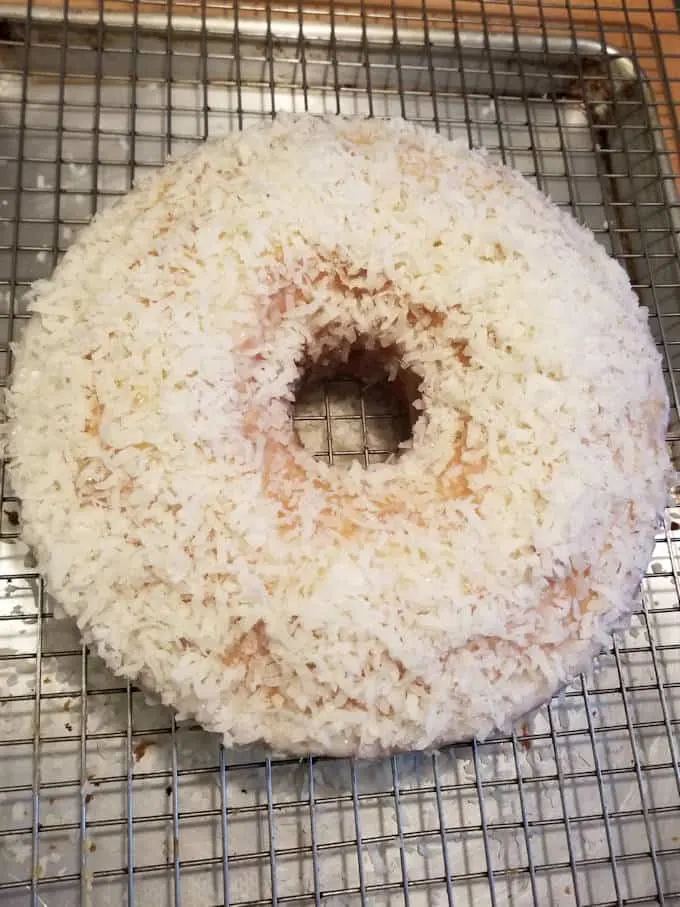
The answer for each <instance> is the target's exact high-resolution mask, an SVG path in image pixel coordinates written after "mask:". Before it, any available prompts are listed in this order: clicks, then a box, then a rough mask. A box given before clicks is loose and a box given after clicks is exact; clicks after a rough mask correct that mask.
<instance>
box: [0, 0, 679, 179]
mask: <svg viewBox="0 0 680 907" xmlns="http://www.w3.org/2000/svg"><path fill="white" fill-rule="evenodd" d="M28 2H29V0H0V4H6V5H11V6H12V7H14V8H16V6H17V5H20V6H26V5H27V4H28ZM30 2H31V3H32V6H33V8H35V7H39V6H44V7H52V8H56V9H59V10H63V9H64V5H65V2H66V3H67V4H68V10H69V12H70V13H72V12H74V11H76V10H80V9H88V10H97V9H99V8H100V3H101V4H103V8H104V10H105V11H106V12H111V13H118V12H127V13H129V12H130V11H131V10H132V8H133V3H134V0H30ZM137 2H138V8H139V10H140V11H144V12H146V11H148V12H154V13H158V12H163V11H164V10H166V9H167V8H168V7H167V5H166V4H167V3H171V4H172V6H171V9H172V12H173V15H178V16H180V15H195V16H196V15H200V14H201V10H202V8H203V7H204V8H205V14H206V15H207V16H209V17H213V16H214V17H224V16H233V13H234V0H203V2H202V0H137ZM236 2H238V0H236ZM255 2H256V0H241V4H240V7H239V15H240V16H242V17H243V16H247V15H253V12H252V7H254V6H255ZM294 2H295V0H293V3H286V2H284V3H282V4H281V6H282V7H283V6H286V5H289V6H292V5H293V4H294ZM299 2H300V3H302V4H303V5H304V10H305V16H306V17H308V16H311V17H314V16H315V15H316V16H318V17H319V18H321V19H323V18H324V10H325V9H326V10H327V8H328V7H327V4H326V5H324V4H323V3H322V2H312V3H307V2H305V0H299ZM340 2H341V4H342V6H344V7H354V8H356V7H358V6H359V5H360V4H361V6H362V10H363V12H364V14H365V16H366V18H367V19H369V20H370V18H371V11H372V10H377V9H379V8H385V7H388V8H391V9H392V10H393V12H394V10H395V9H396V16H397V18H398V17H399V16H400V14H402V13H403V15H404V16H405V17H408V16H409V15H410V16H411V17H412V16H413V14H414V13H415V14H416V15H419V16H421V17H422V16H423V15H424V14H425V12H427V13H428V15H429V14H431V15H432V17H433V22H434V23H435V27H436V16H437V12H438V11H439V12H443V11H446V12H447V19H448V23H449V27H450V22H451V15H452V12H453V11H455V12H454V14H455V19H456V22H457V24H458V26H459V27H460V28H468V29H470V30H475V29H479V28H483V29H485V30H488V31H490V32H493V31H498V32H506V33H507V32H508V31H513V30H514V31H516V32H517V33H519V34H522V33H523V32H524V31H526V32H532V31H533V32H534V33H536V32H537V31H538V25H539V23H540V22H543V23H545V26H546V28H547V31H548V33H550V28H551V26H552V27H553V29H559V31H560V32H561V33H562V34H564V32H565V28H566V29H568V32H569V33H570V34H572V35H574V36H576V37H578V38H586V39H591V40H594V41H597V42H600V43H601V42H603V41H606V42H607V43H608V44H609V45H610V46H612V47H614V48H616V49H617V50H620V51H622V52H624V53H625V54H626V55H629V56H630V57H631V58H632V59H633V60H634V62H635V63H636V66H637V69H638V70H639V71H642V72H644V74H645V75H646V77H647V79H648V83H649V87H650V89H651V92H652V96H653V99H654V105H655V107H656V111H657V118H658V120H659V124H660V129H661V130H662V134H663V142H664V145H665V147H666V149H667V150H668V153H669V159H670V164H671V169H672V177H674V178H675V181H676V186H677V187H678V189H679V190H680V130H679V127H678V119H679V116H680V30H679V27H678V16H677V14H676V11H675V7H674V0H627V2H624V0H340ZM249 6H250V7H251V9H250V11H249V10H248V7H249ZM278 6H279V4H277V3H276V0H272V7H277V9H276V15H277V16H278V15H280V11H279V8H278ZM336 9H337V7H336ZM341 18H342V16H341V13H340V15H338V14H337V13H336V22H337V21H341ZM411 21H413V19H412V18H411ZM539 33H540V32H539Z"/></svg>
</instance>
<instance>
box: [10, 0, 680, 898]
mask: <svg viewBox="0 0 680 907" xmlns="http://www.w3.org/2000/svg"><path fill="white" fill-rule="evenodd" d="M149 7H150V4H149V5H147V9H148V8H149ZM158 9H159V13H158V15H153V14H149V15H147V14H146V13H144V14H142V13H140V12H139V11H138V9H137V8H136V7H134V6H130V13H129V15H126V14H124V13H121V14H119V15H117V16H108V17H105V16H104V15H103V10H102V7H100V8H99V10H98V11H96V10H95V11H94V12H93V13H91V14H79V15H75V14H74V13H72V12H71V11H69V8H68V6H67V5H65V6H64V7H63V8H62V9H61V10H55V11H53V12H44V11H39V10H37V9H31V10H30V11H29V17H28V20H26V19H24V18H23V17H22V16H19V15H18V14H17V15H12V14H11V13H8V14H7V18H6V19H5V20H3V21H2V22H0V57H1V59H2V75H0V278H1V280H0V283H1V287H0V289H1V291H2V296H1V297H0V300H1V303H0V304H1V306H2V309H0V354H1V356H2V362H1V363H0V365H1V366H2V371H3V373H5V374H6V373H7V371H8V370H9V367H10V362H9V352H8V343H9V341H10V339H11V338H12V337H16V336H17V334H18V332H19V331H20V330H21V327H22V325H23V324H24V323H25V320H26V318H27V317H28V313H27V311H26V306H25V302H24V301H23V299H24V293H25V289H26V287H27V286H28V285H29V283H30V282H31V281H32V280H34V279H35V278H36V277H40V276H43V275H47V274H48V273H49V272H50V271H51V270H52V268H53V266H54V264H55V263H56V261H57V260H58V258H59V256H60V255H61V253H62V252H63V251H64V249H65V248H66V247H67V246H68V245H69V243H70V242H72V240H73V238H74V237H75V235H76V234H77V232H78V231H79V230H80V229H81V228H82V226H83V225H84V224H86V223H87V221H88V219H89V217H90V216H91V214H92V213H93V212H94V211H95V210H96V209H98V208H101V207H102V206H103V205H105V204H107V203H109V202H110V201H111V200H112V199H113V198H115V197H116V196H117V195H120V194H121V193H123V192H125V191H126V190H127V189H128V188H129V186H130V185H131V182H132V180H133V179H134V177H135V176H136V175H138V174H139V173H141V172H142V171H144V170H147V169H148V168H150V167H157V166H159V165H160V164H161V163H162V162H163V160H164V159H165V157H166V155H167V154H168V152H179V151H181V150H182V149H184V148H186V147H188V146H191V145H193V144H195V143H196V142H198V141H201V140H202V139H203V138H205V137H206V136H207V135H208V134H217V133H219V132H220V131H224V130H228V129H236V128H239V127H243V128H247V127H248V125H249V124H250V123H251V122H253V121H254V120H255V119H257V118H259V117H262V116H271V115H272V113H273V112H275V111H280V110H291V109H308V110H310V111H312V112H321V111H325V112H328V113H335V112H343V113H372V114H374V115H385V114H402V115H406V116H408V117H411V118H416V119H418V120H420V121H421V122H424V123H428V124H430V125H431V126H433V127H434V128H438V129H440V130H441V131H443V132H444V133H446V134H448V135H452V136H453V135H459V136H462V137H464V138H467V139H468V141H470V142H472V143H483V144H485V145H486V146H487V147H488V148H489V149H490V150H491V151H492V153H494V154H495V155H497V156H498V157H500V158H503V159H505V160H506V161H508V162H509V163H511V164H513V165H514V166H516V167H517V168H519V169H520V170H522V171H523V172H524V173H525V174H526V175H527V176H529V177H530V178H532V179H534V180H536V182H537V183H538V184H539V185H540V186H541V187H542V188H543V189H545V190H546V191H549V192H550V193H551V195H552V196H553V198H554V199H555V200H556V201H557V202H559V203H560V204H564V205H567V206H569V207H570V208H571V209H572V210H573V211H574V212H575V213H576V214H577V216H579V217H580V218H581V219H582V220H583V221H585V222H586V223H587V224H588V225H589V226H590V227H591V229H593V230H594V231H595V233H596V234H597V236H598V238H599V239H600V240H601V241H602V242H603V243H605V244H606V246H607V248H608V249H609V250H610V251H611V252H612V254H614V255H616V256H617V257H618V258H619V259H620V260H621V261H622V263H623V264H624V265H625V266H626V267H627V268H628V270H629V273H630V275H631V280H632V281H633V283H634V285H635V286H636V288H637V290H638V292H639V293H640V295H641V298H642V299H643V301H644V302H645V303H646V304H647V305H648V307H649V310H650V324H651V326H652V330H653V332H654V335H655V337H656V339H657V341H658V343H659V347H660V349H661V351H662V353H663V355H664V367H665V371H666V375H667V379H668V387H669V392H670V395H671V399H672V401H673V403H674V410H673V418H672V423H671V427H670V432H669V441H670V443H671V444H672V445H673V447H674V449H675V446H676V445H677V442H678V440H680V433H679V426H678V419H677V402H678V397H677V385H676V368H677V361H676V356H677V350H678V348H679V344H680V329H679V327H678V325H679V324H680V319H679V318H678V315H679V310H680V300H679V293H678V288H679V286H680V280H679V274H678V259H677V251H678V250H677V245H676V235H675V233H676V229H677V205H676V201H675V195H674V192H673V187H672V182H671V180H670V179H669V178H668V177H669V171H668V166H667V163H666V160H665V158H664V155H663V153H662V147H661V141H662V139H663V138H664V134H663V130H662V129H661V127H660V126H659V123H658V120H657V117H656V107H655V102H654V100H653V98H652V97H651V96H650V95H649V94H648V93H647V90H646V88H645V85H644V82H643V80H642V78H641V76H640V70H641V69H646V68H648V63H649V59H648V57H649V55H653V54H654V53H655V51H654V42H653V40H650V36H649V35H648V34H643V33H642V32H640V33H638V32H637V31H635V29H634V28H633V26H632V25H630V23H629V27H628V32H627V35H626V36H624V37H625V43H626V53H625V54H623V55H619V54H617V53H616V52H614V51H612V50H611V49H610V50H609V51H607V52H605V50H604V48H603V44H602V35H603V32H602V24H601V22H598V21H596V22H595V24H594V26H593V27H592V29H591V30H590V31H588V32H584V31H583V29H582V28H581V27H580V26H579V27H577V26H576V24H575V21H574V20H569V21H567V22H566V23H565V24H564V25H563V26H562V27H561V28H560V29H557V30H556V29H555V28H554V27H553V26H552V25H549V24H548V22H547V18H546V20H544V19H542V18H540V17H539V18H538V19H537V20H535V21H534V24H533V26H531V27H527V28H525V27H524V26H522V28H519V26H518V24H517V21H515V20H514V18H513V16H511V17H510V18H509V19H508V21H507V22H506V23H505V27H504V28H501V29H500V30H499V29H498V28H495V29H493V30H492V29H491V28H490V27H489V23H488V21H487V19H485V18H484V16H485V15H486V11H487V10H492V9H493V2H492V0H489V2H487V3H486V4H484V6H483V7H480V10H481V12H480V16H481V18H480V20H479V23H478V27H476V28H471V29H470V30H469V31H465V32H463V31H460V30H457V29H456V27H455V23H456V7H455V3H454V5H453V6H452V7H449V8H447V9H444V10H443V11H442V12H440V13H438V14H436V15H435V14H425V13H423V12H421V13H418V14H413V15H411V16H409V15H407V14H405V13H400V14H399V16H397V15H396V14H395V13H394V10H387V11H386V12H384V13H381V14H375V15H373V16H372V17H371V18H370V19H369V18H368V17H367V15H366V13H365V11H364V10H363V9H360V10H358V11H355V12H354V13H351V12H345V14H344V15H342V16H341V12H342V11H340V10H339V9H334V8H331V9H330V14H329V16H327V17H326V18H324V17H321V16H319V15H318V12H317V11H313V10H307V9H305V8H304V7H302V6H300V7H292V8H284V7H277V8H274V7H261V8H259V9H258V10H255V9H254V8H250V9H249V8H247V7H246V6H245V5H241V6H240V7H234V8H232V9H231V11H230V12H231V15H230V16H226V17H225V16H222V17H221V18H220V19H219V20H217V19H213V18H211V15H212V12H211V11H214V10H215V7H214V6H210V7H206V6H205V5H204V6H203V7H197V13H196V16H195V17H193V18H181V17H180V18H174V17H173V15H172V7H170V9H169V11H168V10H167V7H166V6H163V7H160V6H159V8H158ZM514 9H515V7H511V12H512V10H514ZM221 12H224V10H221ZM255 12H257V13H258V15H257V17H256V21H253V16H252V15H251V14H253V13H255ZM341 20H342V24H340V21H341ZM666 137H667V136H666ZM297 418H298V431H299V433H300V436H301V438H302V439H303V441H304V443H306V444H308V445H309V446H310V447H312V448H314V450H315V451H316V452H317V453H318V454H319V455H320V456H325V457H327V458H329V459H332V460H333V463H334V465H342V464H343V463H347V462H349V461H350V460H351V459H353V458H356V457H358V458H359V459H360V460H362V461H363V462H364V463H365V464H369V465H370V462H372V461H373V460H375V459H380V458H382V457H384V456H385V455H386V454H387V453H388V452H389V451H390V450H393V449H394V445H395V444H396V443H397V442H398V441H399V440H400V438H401V437H402V430H401V429H400V428H398V429H395V427H394V423H393V420H392V409H391V404H390V402H389V400H388V399H385V397H384V394H381V391H380V388H368V389H367V388H365V387H361V386H358V385H357V384H356V383H355V384H351V383H349V384H347V383H345V384H342V385H337V384H336V385H332V384H331V385H328V386H326V387H324V388H317V390H316V391H314V390H310V391H309V393H308V394H307V395H306V396H305V399H304V400H303V401H299V402H298V412H297ZM3 480H4V473H3ZM2 489H3V499H2V508H1V511H0V512H1V514H2V515H1V518H0V557H1V558H2V568H1V572H0V582H1V583H2V589H3V591H2V595H1V596H0V903H2V905H3V907H19V905H22V907H23V905H27V904H29V905H31V907H39V905H40V907H71V905H94V907H109V905H112V907H113V905H115V907H120V905H122V904H129V905H133V904H135V905H142V907H147V905H149V907H164V905H166V904H167V905H170V904H173V905H180V904H183V905H185V907H209V905H223V904H232V905H264V904H274V905H278V904H281V905H283V904H298V903H299V904H316V905H319V904H321V902H322V901H323V903H324V904H326V903H327V904H329V905H334V907H344V905H348V907H349V905H360V904H362V905H389V907H392V905H406V907H420V905H430V907H439V905H449V907H451V905H456V907H468V905H473V904H474V905H475V907H487V905H489V907H501V905H508V907H510V905H513V907H515V905H518V907H519V905H527V907H529V905H535V907H546V905H556V907H586V905H588V907H595V905H597V907H605V905H614V904H617V905H623V904H625V905H642V904H659V905H665V907H671V905H679V904H680V766H679V762H678V756H679V750H680V747H679V745H678V737H679V734H678V729H679V728H680V606H679V599H678V579H679V571H680V560H679V558H680V508H679V509H678V510H676V509H675V508H674V507H673V506H671V507H670V508H669V510H668V513H667V515H666V520H665V525H664V527H663V530H662V531H660V533H659V536H658V541H657V546H656V550H655V552H654V557H653V560H652V563H651V565H650V570H649V573H648V576H647V577H646V579H645V581H644V584H643V587H642V594H641V602H640V609H639V612H638V613H637V614H636V616H635V619H634V621H633V626H632V628H631V631H630V632H629V633H627V634H626V635H625V637H623V638H621V639H618V640H617V641H616V642H615V644H614V648H613V650H612V652H611V653H610V654H607V655H604V656H603V657H602V658H601V659H600V660H599V663H598V665H597V667H596V670H595V671H594V672H593V674H592V676H589V677H582V678H579V679H578V681H577V682H575V683H574V684H573V685H572V686H571V687H570V688H569V689H568V690H566V691H565V692H564V694H563V695H562V696H561V697H559V698H558V699H556V700H554V701H553V702H552V703H551V704H550V705H548V706H546V707H544V708H543V709H541V710H540V711H539V712H538V713H537V714H536V715H535V716H533V717H531V719H529V720H527V722H526V723H524V724H521V725H520V726H519V727H518V728H517V729H516V731H515V732H514V733H513V734H512V735H511V736H504V737H499V738H497V739H494V740H491V741H488V742H485V743H477V742H475V743H470V744H468V745H464V746H458V747H455V748H450V749H445V750H443V751H441V752H440V753H437V754H420V755H411V756H402V757H399V758H396V759H393V760H388V761H385V762H380V763H356V764H355V763H351V762H349V761H345V760H340V761H331V760H321V759H305V760H290V759H277V758H271V759H269V758H267V756H266V754H264V753H262V752H254V751H250V752H244V753H234V752H226V751H224V750H222V749H221V748H220V746H219V744H218V742H217V740H216V739H215V738H214V737H213V736H210V735H208V734H206V733H204V732H202V731H201V730H199V729H197V728H192V727H186V726H181V727H180V726H178V725H177V724H176V723H175V721H174V719H173V716H172V714H171V713H170V712H168V711H167V710H165V709H163V708H161V707H159V706H158V705H155V704H153V703H150V702H148V701H147V700H146V699H145V697H144V695H143V694H142V693H141V692H139V691H137V690H135V689H133V688H131V687H130V686H129V685H127V684H125V683H123V682H121V681H119V680H117V679H116V678H114V677H113V676H112V675H111V674H110V673H109V672H108V671H107V670H106V669H105V668H104V667H103V666H102V664H101V662H100V661H99V660H98V659H97V658H96V657H94V656H92V655H91V654H89V653H88V652H87V651H86V649H84V648H83V647H82V645H81V643H80V642H79V639H78V635H77V633H76V631H75V629H74V628H73V626H72V625H71V623H69V622H68V621H66V620H63V619H59V618H58V616H57V615H56V614H55V607H56V606H55V605H54V603H52V602H51V601H50V600H49V599H48V598H47V597H46V596H45V594H44V591H43V587H42V585H41V580H40V577H39V575H38V574H37V573H36V571H35V568H34V563H33V561H32V559H31V555H30V553H29V552H28V551H27V549H26V548H25V547H24V546H23V545H22V543H21V541H20V535H21V516H20V508H19V505H18V502H17V501H16V500H15V499H14V498H13V497H12V496H11V493H10V490H9V489H8V488H7V487H6V485H5V483H4V481H3V483H2ZM679 503H680V502H679Z"/></svg>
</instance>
